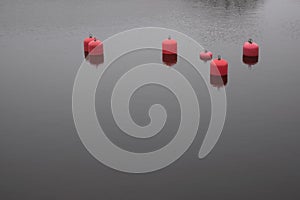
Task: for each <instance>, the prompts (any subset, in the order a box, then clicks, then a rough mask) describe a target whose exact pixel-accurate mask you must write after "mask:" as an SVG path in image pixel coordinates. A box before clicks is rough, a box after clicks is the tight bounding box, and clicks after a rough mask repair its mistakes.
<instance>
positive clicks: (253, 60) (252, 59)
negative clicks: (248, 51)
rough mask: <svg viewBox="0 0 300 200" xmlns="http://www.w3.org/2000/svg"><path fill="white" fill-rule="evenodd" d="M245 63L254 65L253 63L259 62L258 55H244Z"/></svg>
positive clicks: (250, 65)
mask: <svg viewBox="0 0 300 200" xmlns="http://www.w3.org/2000/svg"><path fill="white" fill-rule="evenodd" d="M243 63H244V64H246V65H248V66H249V67H252V66H253V65H255V64H257V63H258V56H254V57H250V56H245V55H243Z"/></svg>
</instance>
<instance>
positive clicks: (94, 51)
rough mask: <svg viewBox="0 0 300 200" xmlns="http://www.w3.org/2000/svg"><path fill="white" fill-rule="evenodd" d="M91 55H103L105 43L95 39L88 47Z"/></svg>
mask: <svg viewBox="0 0 300 200" xmlns="http://www.w3.org/2000/svg"><path fill="white" fill-rule="evenodd" d="M88 52H89V55H102V54H103V43H102V42H101V41H100V40H97V39H96V38H94V40H92V41H91V42H90V43H89V45H88Z"/></svg>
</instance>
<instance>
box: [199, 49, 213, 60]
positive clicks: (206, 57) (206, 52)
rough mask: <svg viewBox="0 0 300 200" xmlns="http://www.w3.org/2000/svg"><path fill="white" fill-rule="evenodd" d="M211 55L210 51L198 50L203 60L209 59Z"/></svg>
mask: <svg viewBox="0 0 300 200" xmlns="http://www.w3.org/2000/svg"><path fill="white" fill-rule="evenodd" d="M212 57H213V54H212V52H210V51H207V50H204V51H203V52H200V59H201V60H203V61H208V60H211V59H212Z"/></svg>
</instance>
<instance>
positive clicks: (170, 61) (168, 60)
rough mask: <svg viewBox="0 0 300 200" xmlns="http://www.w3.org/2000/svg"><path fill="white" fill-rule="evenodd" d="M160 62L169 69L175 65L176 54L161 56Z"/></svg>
mask: <svg viewBox="0 0 300 200" xmlns="http://www.w3.org/2000/svg"><path fill="white" fill-rule="evenodd" d="M162 61H163V63H164V64H165V65H167V66H169V67H171V66H173V65H175V64H176V63H177V54H164V53H163V54H162Z"/></svg>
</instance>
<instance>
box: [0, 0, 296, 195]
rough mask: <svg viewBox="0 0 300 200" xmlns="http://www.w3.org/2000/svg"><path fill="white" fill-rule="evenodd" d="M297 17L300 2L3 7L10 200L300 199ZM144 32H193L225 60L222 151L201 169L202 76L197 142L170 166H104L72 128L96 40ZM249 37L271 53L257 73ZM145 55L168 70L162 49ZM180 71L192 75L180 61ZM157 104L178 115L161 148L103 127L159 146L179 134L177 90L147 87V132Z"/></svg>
mask: <svg viewBox="0 0 300 200" xmlns="http://www.w3.org/2000/svg"><path fill="white" fill-rule="evenodd" d="M299 9H300V2H299V1H297V0H286V1H281V0H264V1H263V0H261V1H259V0H257V1H255V0H252V1H251V0H227V1H226V0H219V1H217V0H215V1H209V0H198V1H197V0H174V1H170V0H169V1H168V0H160V1H159V0H153V1H145V0H131V1H121V0H118V1H117V0H116V1H109V0H104V1H95V0H94V1H88V2H85V1H79V0H77V1H46V0H44V1H34V0H28V1H10V0H2V1H1V2H0V46H1V50H0V51H1V53H0V61H1V62H0V63H1V67H0V94H1V103H0V119H1V123H0V199H5V200H10V199H96V198H98V199H128V200H135V199H145V200H147V199H201V198H202V199H230V200H232V199H264V200H265V199H299V198H300V191H299V181H300V173H299V169H300V160H299V155H300V145H299V142H300V136H299V122H300V121H299V112H300V108H299V102H300V94H299V89H297V86H298V85H299V84H300V80H299V78H298V76H299V75H300V74H299V72H300V67H299V63H298V62H299V59H298V52H299V44H300V14H299ZM144 26H158V27H165V28H171V29H175V30H177V31H180V32H183V33H185V34H187V35H188V36H190V37H192V38H193V39H195V40H196V41H198V42H199V43H200V44H201V45H202V46H204V47H205V48H207V49H209V50H211V51H213V52H214V54H215V55H216V54H221V55H222V57H224V58H225V59H227V60H228V62H229V75H228V84H227V86H226V92H227V102H228V108H227V118H226V122H225V126H224V129H223V133H222V135H221V138H220V140H219V142H218V143H217V145H216V146H215V148H214V149H213V151H212V152H211V153H210V154H209V156H208V157H206V158H205V159H203V160H199V159H198V158H197V153H198V150H199V147H200V145H201V141H202V140H203V134H204V133H205V131H206V129H207V124H208V120H209V116H210V115H209V112H210V111H209V109H208V108H209V105H210V102H209V97H208V94H207V88H206V86H205V85H204V82H203V80H202V79H201V78H200V77H193V76H192V80H191V82H192V83H194V84H193V86H194V87H195V88H196V90H195V91H196V92H197V95H198V98H199V99H201V102H200V107H201V118H202V117H203V118H202V119H201V122H200V130H199V136H198V137H197V138H196V140H195V142H194V143H193V145H192V146H191V148H190V149H189V150H188V151H187V152H186V153H185V154H184V156H183V157H181V158H180V159H179V160H178V161H176V162H175V163H174V164H172V165H171V166H169V167H167V168H165V169H163V170H160V171H157V172H153V173H149V174H142V175H132V174H125V173H121V172H117V171H115V170H112V169H110V168H108V167H106V166H104V165H102V164H101V163H100V162H99V161H97V160H96V159H94V158H93V157H92V156H91V155H90V154H89V153H88V151H87V150H86V149H85V147H84V146H83V144H82V143H81V141H80V139H79V137H78V134H77V132H76V129H75V125H74V122H73V117H72V105H71V101H72V87H73V82H74V79H75V76H76V73H77V70H78V69H79V66H80V65H81V63H82V61H83V59H84V58H83V55H82V54H83V52H82V39H83V38H84V37H86V36H87V35H88V33H89V32H91V33H94V34H95V35H96V36H97V37H99V38H100V39H102V40H104V39H106V38H108V37H109V36H111V35H113V34H116V33H118V32H121V31H124V30H128V29H131V28H136V27H144ZM249 37H251V38H253V39H254V41H256V42H257V43H259V44H260V47H261V49H260V58H259V63H258V64H256V65H254V66H253V67H252V68H248V66H247V65H245V64H244V63H242V55H241V48H242V44H243V42H244V41H245V40H247V39H248V38H249ZM140 53H141V59H143V58H146V57H147V56H145V54H147V55H149V54H150V55H151V58H153V59H157V61H160V57H159V58H158V56H157V54H156V53H157V52H155V51H154V52H153V51H151V52H147V51H146V52H140ZM147 58H148V57H147ZM132 60H133V58H132V55H128V57H127V59H125V61H126V62H132ZM126 62H124V63H126ZM114 65H115V68H116V67H117V66H118V65H120V63H119V64H118V63H115V64H114ZM99 67H101V66H99ZM174 67H175V68H176V69H178V70H180V71H181V72H182V73H186V74H187V75H191V74H193V73H192V70H191V69H189V67H188V64H187V63H185V62H184V61H182V60H179V61H178V63H177V65H176V66H174ZM185 69H186V70H185ZM114 71H116V70H114ZM114 71H112V72H114ZM108 73H109V72H108ZM104 81H105V80H104ZM107 81H108V82H109V81H110V80H108V79H107ZM195 83H197V84H198V86H199V87H196V85H195ZM100 84H101V83H100ZM105 89H106V88H103V87H102V88H101V87H100V86H99V90H98V91H97V98H96V100H97V101H96V106H97V113H101V112H104V113H106V112H107V111H106V110H105V104H102V103H101V102H103V101H106V99H105V98H107V97H102V96H101V94H103V92H105ZM149 93H151V94H154V95H152V97H153V98H149V95H148V96H147V94H149ZM162 94H164V95H165V96H164V97H162ZM170 101H171V102H172V103H168V102H170ZM158 102H159V103H161V104H162V105H164V106H165V107H166V109H167V110H168V111H169V112H170V113H171V114H170V116H174V117H172V118H171V119H168V121H167V122H166V127H165V128H164V129H163V130H162V131H163V132H165V133H170V135H165V136H161V135H162V134H160V136H161V137H160V136H158V138H156V139H154V141H150V142H151V145H150V144H149V143H147V142H144V143H141V144H139V143H138V141H129V140H127V138H123V137H124V136H122V134H121V132H120V131H119V130H117V129H116V128H115V127H113V126H112V127H110V125H113V124H109V123H108V122H107V121H106V120H108V119H101V118H100V119H99V120H100V123H104V124H106V126H107V127H108V128H107V130H108V132H109V131H111V136H110V139H111V140H112V141H113V142H115V143H117V144H118V145H119V146H121V147H123V148H126V147H127V149H128V150H132V146H135V145H136V146H137V151H146V150H150V149H153V148H154V149H155V148H159V147H161V146H163V145H164V144H165V143H166V142H167V141H169V140H171V139H172V137H173V136H172V133H173V132H174V130H176V128H177V126H176V124H178V120H179V119H178V117H176V116H178V113H179V112H180V111H179V110H178V102H176V99H174V97H173V96H172V94H169V93H168V90H167V89H164V88H157V87H155V86H153V87H149V86H145V87H144V88H141V89H140V90H139V91H137V92H136V94H135V96H134V97H133V100H132V101H131V104H130V107H131V114H132V116H133V119H134V120H135V121H136V123H138V124H140V125H145V124H147V123H149V119H148V118H147V117H146V114H145V113H146V112H147V110H148V108H149V106H150V105H152V104H153V103H158ZM105 116H106V115H105ZM107 116H108V118H109V117H110V114H109V113H107ZM101 120H103V121H102V122H101ZM106 122H107V123H106ZM128 144H129V146H128Z"/></svg>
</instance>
